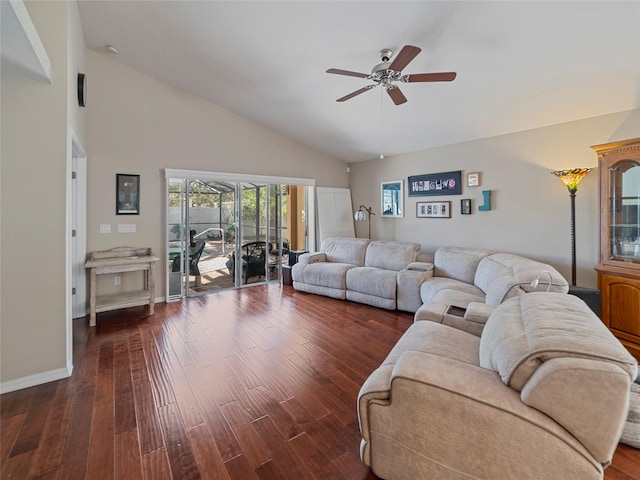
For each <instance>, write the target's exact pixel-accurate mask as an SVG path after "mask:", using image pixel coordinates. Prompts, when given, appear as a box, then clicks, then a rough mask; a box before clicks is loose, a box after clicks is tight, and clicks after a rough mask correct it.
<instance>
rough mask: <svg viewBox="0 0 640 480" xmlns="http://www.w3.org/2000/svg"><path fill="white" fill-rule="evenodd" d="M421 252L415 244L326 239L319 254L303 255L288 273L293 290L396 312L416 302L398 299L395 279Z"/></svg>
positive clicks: (416, 298)
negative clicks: (291, 280)
mask: <svg viewBox="0 0 640 480" xmlns="http://www.w3.org/2000/svg"><path fill="white" fill-rule="evenodd" d="M419 252H420V244H418V243H402V242H391V241H371V240H369V239H364V238H345V237H328V238H325V239H324V240H323V242H322V248H321V251H320V252H313V253H305V254H303V255H301V256H300V257H299V259H298V263H297V264H295V265H294V266H293V268H292V269H291V276H292V279H293V287H294V288H295V289H296V290H300V291H303V292H308V293H315V294H318V295H325V296H328V297H333V298H339V299H342V300H345V299H346V300H352V301H354V302H359V303H365V304H367V305H372V306H374V307H380V308H385V309H388V310H395V309H396V308H398V309H400V310H404V309H406V308H407V306H406V305H405V303H407V304H408V303H409V302H410V303H412V304H415V303H416V302H419V292H418V291H417V290H415V289H414V290H415V293H414V298H412V299H406V298H405V297H404V296H400V298H399V297H398V287H397V284H398V277H399V275H401V273H400V272H401V271H402V270H404V269H405V268H406V266H407V265H408V264H410V263H411V262H413V261H414V260H415V259H416V257H417V255H418V253H419Z"/></svg>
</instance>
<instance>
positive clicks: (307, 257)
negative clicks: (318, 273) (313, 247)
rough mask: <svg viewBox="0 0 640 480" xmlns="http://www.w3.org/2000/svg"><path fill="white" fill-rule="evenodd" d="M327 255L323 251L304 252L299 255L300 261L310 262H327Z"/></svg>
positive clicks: (303, 262)
mask: <svg viewBox="0 0 640 480" xmlns="http://www.w3.org/2000/svg"><path fill="white" fill-rule="evenodd" d="M326 261H327V256H326V255H325V254H324V253H322V252H310V253H303V254H302V255H300V256H299V257H298V263H302V264H309V263H316V262H326Z"/></svg>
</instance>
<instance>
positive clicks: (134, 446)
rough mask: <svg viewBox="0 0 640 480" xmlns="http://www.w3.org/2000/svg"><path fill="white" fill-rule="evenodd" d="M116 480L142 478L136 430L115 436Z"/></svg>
mask: <svg viewBox="0 0 640 480" xmlns="http://www.w3.org/2000/svg"><path fill="white" fill-rule="evenodd" d="M114 478H116V479H117V480H137V479H141V478H143V476H142V457H141V455H140V443H139V442H138V429H136V428H132V429H131V430H127V431H125V432H118V433H116V436H115V477H114Z"/></svg>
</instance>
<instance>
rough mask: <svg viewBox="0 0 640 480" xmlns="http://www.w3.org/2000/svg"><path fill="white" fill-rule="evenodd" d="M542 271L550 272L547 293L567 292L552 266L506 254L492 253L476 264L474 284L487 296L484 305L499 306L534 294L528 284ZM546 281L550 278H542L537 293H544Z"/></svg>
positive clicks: (560, 276) (561, 278) (564, 283)
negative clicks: (542, 291) (529, 293)
mask: <svg viewBox="0 0 640 480" xmlns="http://www.w3.org/2000/svg"><path fill="white" fill-rule="evenodd" d="M543 270H545V271H547V272H549V273H550V274H551V277H552V279H553V280H552V285H551V290H550V291H552V292H559V293H566V292H568V291H569V284H568V283H567V280H566V279H565V278H564V277H563V276H562V275H560V273H559V272H558V271H557V270H556V269H555V268H553V267H552V266H551V265H547V264H546V263H541V262H537V261H535V260H531V259H529V258H525V257H520V256H518V255H512V254H509V253H494V254H492V255H489V256H487V257H484V258H483V259H482V260H481V261H480V263H479V264H478V268H477V270H476V274H475V278H474V284H475V285H476V287H478V288H480V289H481V290H482V291H483V292H484V293H485V294H486V296H487V298H486V303H488V304H490V305H499V304H500V303H502V302H503V301H505V300H507V299H509V298H511V297H515V296H518V295H522V294H523V293H526V292H530V291H533V290H534V289H533V287H531V282H532V281H533V280H535V278H536V277H537V276H538V275H539V274H540V272H541V271H543ZM548 281H549V276H548V275H547V274H544V275H542V276H541V277H540V280H539V282H540V286H539V287H538V289H540V290H542V288H545V289H546V285H547V282H548Z"/></svg>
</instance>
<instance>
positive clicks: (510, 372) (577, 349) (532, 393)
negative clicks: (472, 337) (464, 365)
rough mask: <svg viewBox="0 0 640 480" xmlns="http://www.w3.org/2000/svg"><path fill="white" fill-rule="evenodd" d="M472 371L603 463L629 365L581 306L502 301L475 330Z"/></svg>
mask: <svg viewBox="0 0 640 480" xmlns="http://www.w3.org/2000/svg"><path fill="white" fill-rule="evenodd" d="M480 365H481V366H482V367H484V368H487V369H491V370H494V371H495V372H497V373H498V374H499V375H500V377H501V378H502V381H503V382H504V383H505V384H506V385H509V386H510V387H512V388H513V389H515V390H518V391H520V392H521V393H520V399H521V401H522V402H523V403H524V404H526V405H529V406H530V407H533V408H535V409H536V410H539V411H541V412H543V413H544V414H546V415H547V416H549V417H551V418H552V419H553V420H555V421H556V422H557V423H559V424H560V425H562V427H564V428H565V429H566V430H567V431H568V432H570V433H571V434H572V435H573V436H574V437H575V438H576V439H577V440H578V441H580V443H582V445H584V446H585V447H586V448H587V449H588V450H589V452H590V453H591V454H592V455H593V456H594V458H595V459H596V460H597V461H598V462H599V463H601V464H603V465H606V464H608V463H610V461H611V458H612V456H613V452H614V451H615V448H616V445H617V443H618V440H619V439H620V434H621V433H622V428H623V426H624V423H625V419H626V415H627V409H628V406H629V386H630V384H631V381H632V379H633V378H635V376H636V375H637V363H636V361H635V359H634V358H633V357H632V356H631V354H630V353H629V352H627V350H625V348H624V347H623V346H622V344H621V343H620V342H619V341H618V340H617V339H616V338H615V337H614V336H613V334H612V333H611V332H610V331H609V330H608V329H607V328H606V327H605V326H604V324H603V323H602V322H601V321H600V319H599V318H598V317H596V316H595V314H594V313H593V312H592V311H591V310H590V309H589V307H587V305H586V304H585V303H584V302H583V301H582V300H580V299H579V298H578V297H575V296H573V295H565V294H562V293H546V292H533V293H528V294H526V295H521V296H519V297H515V298H512V299H510V300H507V301H506V302H504V303H503V304H501V305H500V306H498V308H496V310H495V311H494V312H493V314H492V315H491V316H490V317H489V320H488V321H487V324H486V326H485V328H484V330H483V331H482V336H481V338H480Z"/></svg>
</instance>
